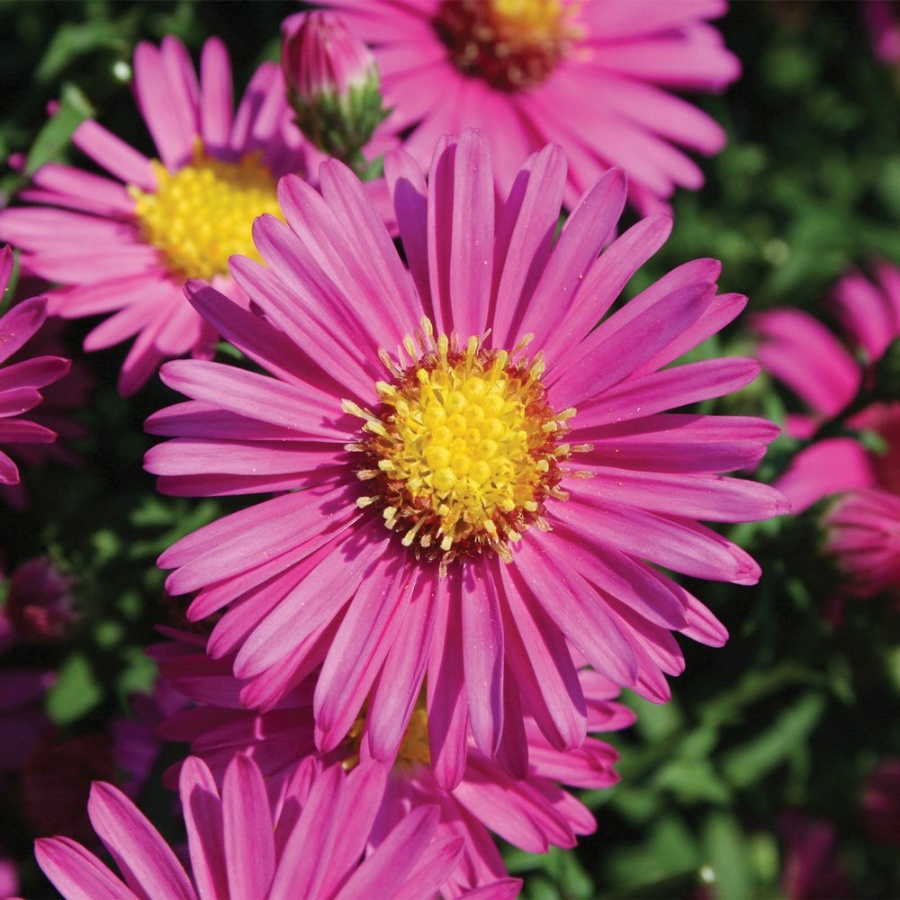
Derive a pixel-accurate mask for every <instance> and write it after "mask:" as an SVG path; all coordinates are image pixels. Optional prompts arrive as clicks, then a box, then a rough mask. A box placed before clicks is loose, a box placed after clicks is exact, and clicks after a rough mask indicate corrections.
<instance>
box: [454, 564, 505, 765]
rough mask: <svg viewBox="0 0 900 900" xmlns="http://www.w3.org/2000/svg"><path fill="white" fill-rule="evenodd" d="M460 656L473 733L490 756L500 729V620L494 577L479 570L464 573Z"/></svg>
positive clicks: (501, 637)
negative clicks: (461, 657)
mask: <svg viewBox="0 0 900 900" xmlns="http://www.w3.org/2000/svg"><path fill="white" fill-rule="evenodd" d="M462 656H463V669H464V671H465V679H466V694H467V697H468V703H469V726H470V727H471V729H472V736H473V737H474V739H475V744H476V746H477V747H478V748H479V749H480V750H482V751H483V752H484V753H485V754H486V755H487V756H490V757H493V756H494V755H495V753H496V751H497V748H498V746H499V743H500V736H501V734H502V732H503V715H504V703H503V675H504V672H503V656H504V645H503V623H502V619H501V615H500V605H499V599H498V597H497V592H496V590H495V588H494V582H493V579H491V578H490V575H489V573H486V572H481V571H478V570H476V571H470V572H469V573H467V574H466V576H465V585H464V595H463V602H462Z"/></svg>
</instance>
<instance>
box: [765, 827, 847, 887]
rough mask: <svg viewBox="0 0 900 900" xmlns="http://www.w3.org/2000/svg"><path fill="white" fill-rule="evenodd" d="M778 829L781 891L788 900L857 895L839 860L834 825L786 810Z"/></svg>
mask: <svg viewBox="0 0 900 900" xmlns="http://www.w3.org/2000/svg"><path fill="white" fill-rule="evenodd" d="M780 826H781V827H780V831H781V833H782V836H783V839H784V844H785V853H784V862H783V864H782V870H781V890H782V891H783V892H784V896H785V897H786V898H787V900H851V898H853V897H856V896H858V895H857V894H856V893H855V892H854V890H853V887H852V886H851V884H850V881H849V879H848V877H847V871H846V869H845V867H844V865H843V864H842V863H841V861H840V859H839V858H838V854H837V833H836V831H835V828H834V825H832V824H831V823H830V822H815V821H812V820H810V819H808V818H807V817H806V816H805V815H804V814H803V813H800V812H797V811H795V810H788V811H787V812H785V813H784V815H782V817H781V822H780Z"/></svg>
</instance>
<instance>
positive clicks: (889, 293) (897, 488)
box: [754, 262, 900, 596]
mask: <svg viewBox="0 0 900 900" xmlns="http://www.w3.org/2000/svg"><path fill="white" fill-rule="evenodd" d="M832 308H833V311H834V315H835V318H836V320H837V322H838V323H839V325H840V327H841V328H842V331H843V340H842V339H840V338H838V337H837V336H836V335H835V334H834V333H833V332H832V331H831V330H830V329H829V328H827V327H826V326H825V325H823V324H822V323H821V322H819V321H818V320H817V319H815V318H813V317H812V316H810V315H809V314H807V313H804V312H802V311H800V310H791V309H784V310H775V311H772V312H768V313H763V314H760V315H758V316H757V317H756V318H755V320H754V327H755V329H756V331H757V334H758V336H759V343H758V347H757V356H758V357H759V359H760V361H761V362H762V364H763V366H764V367H765V368H766V369H767V370H768V371H769V372H771V373H772V374H773V375H774V376H775V377H776V378H778V379H779V380H781V381H783V382H784V383H785V384H786V385H787V386H788V387H789V388H791V390H792V391H793V392H794V393H795V394H796V395H797V396H798V397H799V398H800V399H801V400H802V401H803V402H804V403H805V405H806V407H807V411H806V412H801V413H794V414H791V415H789V416H788V419H787V423H786V425H787V431H788V433H789V434H790V435H791V436H793V437H795V438H797V439H798V440H800V441H805V442H809V444H808V446H804V447H802V449H801V450H800V451H799V452H798V453H797V454H796V455H795V456H794V457H793V459H792V462H791V465H790V468H789V469H788V470H787V471H786V472H785V473H784V475H783V476H782V477H781V478H780V480H778V481H777V482H776V485H777V486H778V487H779V488H780V489H781V490H782V491H783V492H784V493H785V494H786V495H787V496H788V497H789V498H790V500H791V502H792V504H793V509H794V511H795V512H801V511H803V510H805V509H808V508H809V507H810V506H812V505H813V504H814V503H817V502H818V501H820V500H823V499H825V498H830V504H829V506H828V509H827V511H826V513H825V517H824V523H825V528H826V549H827V550H828V552H830V553H832V554H833V555H834V556H835V557H836V558H837V560H838V562H839V564H840V566H841V568H842V569H843V571H844V572H845V574H846V576H847V578H848V585H847V588H848V590H849V591H850V592H851V593H854V594H857V595H862V596H871V595H872V594H876V593H880V592H882V591H887V590H895V589H897V588H898V587H900V365H898V362H900V353H898V347H900V344H898V343H897V340H898V338H900V269H898V268H897V267H895V266H893V265H891V264H889V263H886V262H878V263H876V264H875V265H874V266H873V278H872V279H869V278H868V277H866V276H865V275H863V274H862V273H860V272H852V273H850V274H849V275H846V276H845V277H844V278H843V279H841V281H840V282H839V283H838V285H837V286H836V288H835V290H834V294H833V297H832Z"/></svg>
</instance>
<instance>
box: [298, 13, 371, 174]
mask: <svg viewBox="0 0 900 900" xmlns="http://www.w3.org/2000/svg"><path fill="white" fill-rule="evenodd" d="M281 33H282V41H281V69H282V72H283V73H284V80H285V85H286V87H287V96H288V100H289V102H290V104H291V106H292V107H293V108H294V112H295V113H296V114H297V119H296V121H297V125H298V126H299V127H300V129H301V130H302V131H303V133H304V134H305V135H306V136H307V138H309V140H310V141H311V142H312V143H313V144H315V145H316V146H317V147H318V148H319V149H320V150H323V151H325V152H326V153H328V154H330V155H331V156H335V157H337V158H339V159H342V160H344V161H345V162H352V161H355V158H356V157H357V156H358V155H359V152H360V150H361V149H362V148H363V147H364V146H365V145H366V144H367V143H368V141H369V138H371V136H372V132H373V131H374V130H375V128H376V127H377V126H378V124H379V123H380V122H381V121H382V120H383V119H384V117H385V116H386V115H387V112H386V111H385V109H384V107H383V105H382V101H381V92H380V80H379V77H378V67H377V65H376V63H375V57H374V56H373V55H372V54H371V52H370V51H369V49H368V48H367V47H366V45H365V44H363V43H362V41H360V40H359V38H357V37H356V36H355V35H354V34H352V33H351V32H350V31H348V30H347V28H346V27H345V26H344V24H343V23H342V22H341V20H340V19H339V18H338V17H337V16H335V15H332V14H331V13H327V12H318V11H317V12H303V13H297V14H296V15H294V16H291V17H290V18H288V19H285V21H284V22H283V24H282V26H281Z"/></svg>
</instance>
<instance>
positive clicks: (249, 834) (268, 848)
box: [222, 753, 275, 897]
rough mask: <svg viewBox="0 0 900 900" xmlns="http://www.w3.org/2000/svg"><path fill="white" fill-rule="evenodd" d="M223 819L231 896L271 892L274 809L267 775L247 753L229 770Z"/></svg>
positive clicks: (256, 895) (240, 756)
mask: <svg viewBox="0 0 900 900" xmlns="http://www.w3.org/2000/svg"><path fill="white" fill-rule="evenodd" d="M222 819H223V825H224V832H225V841H224V851H225V859H226V860H227V867H226V870H227V873H228V891H229V896H231V897H265V896H267V893H268V890H269V885H270V883H271V881H272V876H273V874H274V872H275V841H274V838H273V835H272V830H273V824H272V813H271V811H270V809H269V796H268V794H267V793H266V785H265V782H264V781H263V777H262V775H261V774H260V771H259V769H258V768H257V767H256V764H255V763H254V762H253V761H252V760H251V759H250V758H249V757H247V756H245V755H244V754H243V753H238V754H237V755H236V756H235V757H234V760H233V761H232V763H231V765H230V766H229V767H228V769H227V770H226V772H225V783H224V785H223V787H222Z"/></svg>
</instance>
